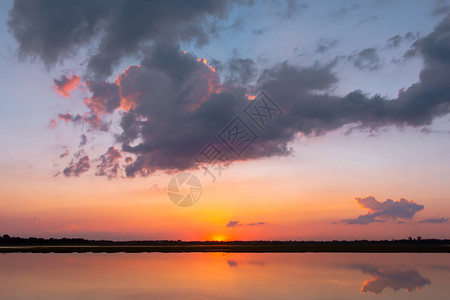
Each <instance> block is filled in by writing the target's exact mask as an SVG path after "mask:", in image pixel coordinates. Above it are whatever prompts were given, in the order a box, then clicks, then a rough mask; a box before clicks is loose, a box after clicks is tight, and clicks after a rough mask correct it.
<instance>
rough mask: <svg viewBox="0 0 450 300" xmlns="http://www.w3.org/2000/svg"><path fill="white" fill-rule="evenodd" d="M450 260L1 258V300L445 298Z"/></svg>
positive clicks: (191, 255)
mask: <svg viewBox="0 0 450 300" xmlns="http://www.w3.org/2000/svg"><path fill="white" fill-rule="evenodd" d="M449 258H450V254H354V253H347V254H344V253H341V254H331V253H285V254H280V253H278V254H271V253H259V254H258V253H139V254H134V253H114V254H100V253H98V254H91V253H78V254H75V253H74V254H54V253H51V254H30V253H28V254H27V253H23V254H19V253H17V254H16V253H11V254H9V253H8V254H2V255H0V299H9V300H15V299H17V300H18V299H46V300H52V299H58V300H61V299H86V300H89V299H108V300H114V299H161V300H166V299H219V300H220V299H259V300H260V299H300V298H302V299H363V298H364V299H365V298H367V299H369V298H378V299H427V298H430V299H446V298H447V296H448V294H449V293H450V285H449V284H448V283H449V279H450V260H449Z"/></svg>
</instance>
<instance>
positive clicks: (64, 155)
mask: <svg viewBox="0 0 450 300" xmlns="http://www.w3.org/2000/svg"><path fill="white" fill-rule="evenodd" d="M67 155H69V150H68V149H66V150H65V151H64V152H63V153H62V154H61V155H60V156H59V158H64V157H66V156H67Z"/></svg>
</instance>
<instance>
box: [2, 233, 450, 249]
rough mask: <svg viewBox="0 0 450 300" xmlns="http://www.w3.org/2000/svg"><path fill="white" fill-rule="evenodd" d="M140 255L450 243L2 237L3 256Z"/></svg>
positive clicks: (444, 245)
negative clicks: (43, 254) (88, 253)
mask: <svg viewBox="0 0 450 300" xmlns="http://www.w3.org/2000/svg"><path fill="white" fill-rule="evenodd" d="M14 252H19V253H51V252H53V253H71V252H73V253H85V252H93V253H116V252H126V253H138V252H242V253H245V252H247V253H249V252H254V253H263V252H267V253H270V252H273V253H282V252H286V253H292V252H361V253H364V252H365V253H414V252H416V253H450V240H438V239H408V240H391V241H387V240H385V241H366V240H357V241H322V242H320V241H231V242H201V241H194V242H184V241H126V242H116V241H92V240H85V239H67V238H63V239H41V238H17V237H9V236H7V235H4V236H3V237H0V253H14Z"/></svg>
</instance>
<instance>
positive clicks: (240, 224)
mask: <svg viewBox="0 0 450 300" xmlns="http://www.w3.org/2000/svg"><path fill="white" fill-rule="evenodd" d="M265 224H266V222H256V223H247V224H242V223H241V222H239V221H230V222H228V224H227V227H237V226H259V225H265Z"/></svg>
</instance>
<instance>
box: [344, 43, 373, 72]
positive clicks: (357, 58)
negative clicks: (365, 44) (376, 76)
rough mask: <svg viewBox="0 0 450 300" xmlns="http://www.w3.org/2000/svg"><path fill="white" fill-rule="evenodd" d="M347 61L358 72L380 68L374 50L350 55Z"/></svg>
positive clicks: (370, 49) (365, 50)
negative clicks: (351, 63) (358, 70)
mask: <svg viewBox="0 0 450 300" xmlns="http://www.w3.org/2000/svg"><path fill="white" fill-rule="evenodd" d="M348 60H349V61H352V62H353V66H354V67H355V68H358V69H360V70H370V71H376V70H378V69H380V68H381V65H380V62H381V60H380V57H379V56H378V53H377V50H376V49H375V48H367V49H364V50H361V51H360V52H359V53H358V54H356V55H350V56H349V57H348Z"/></svg>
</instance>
